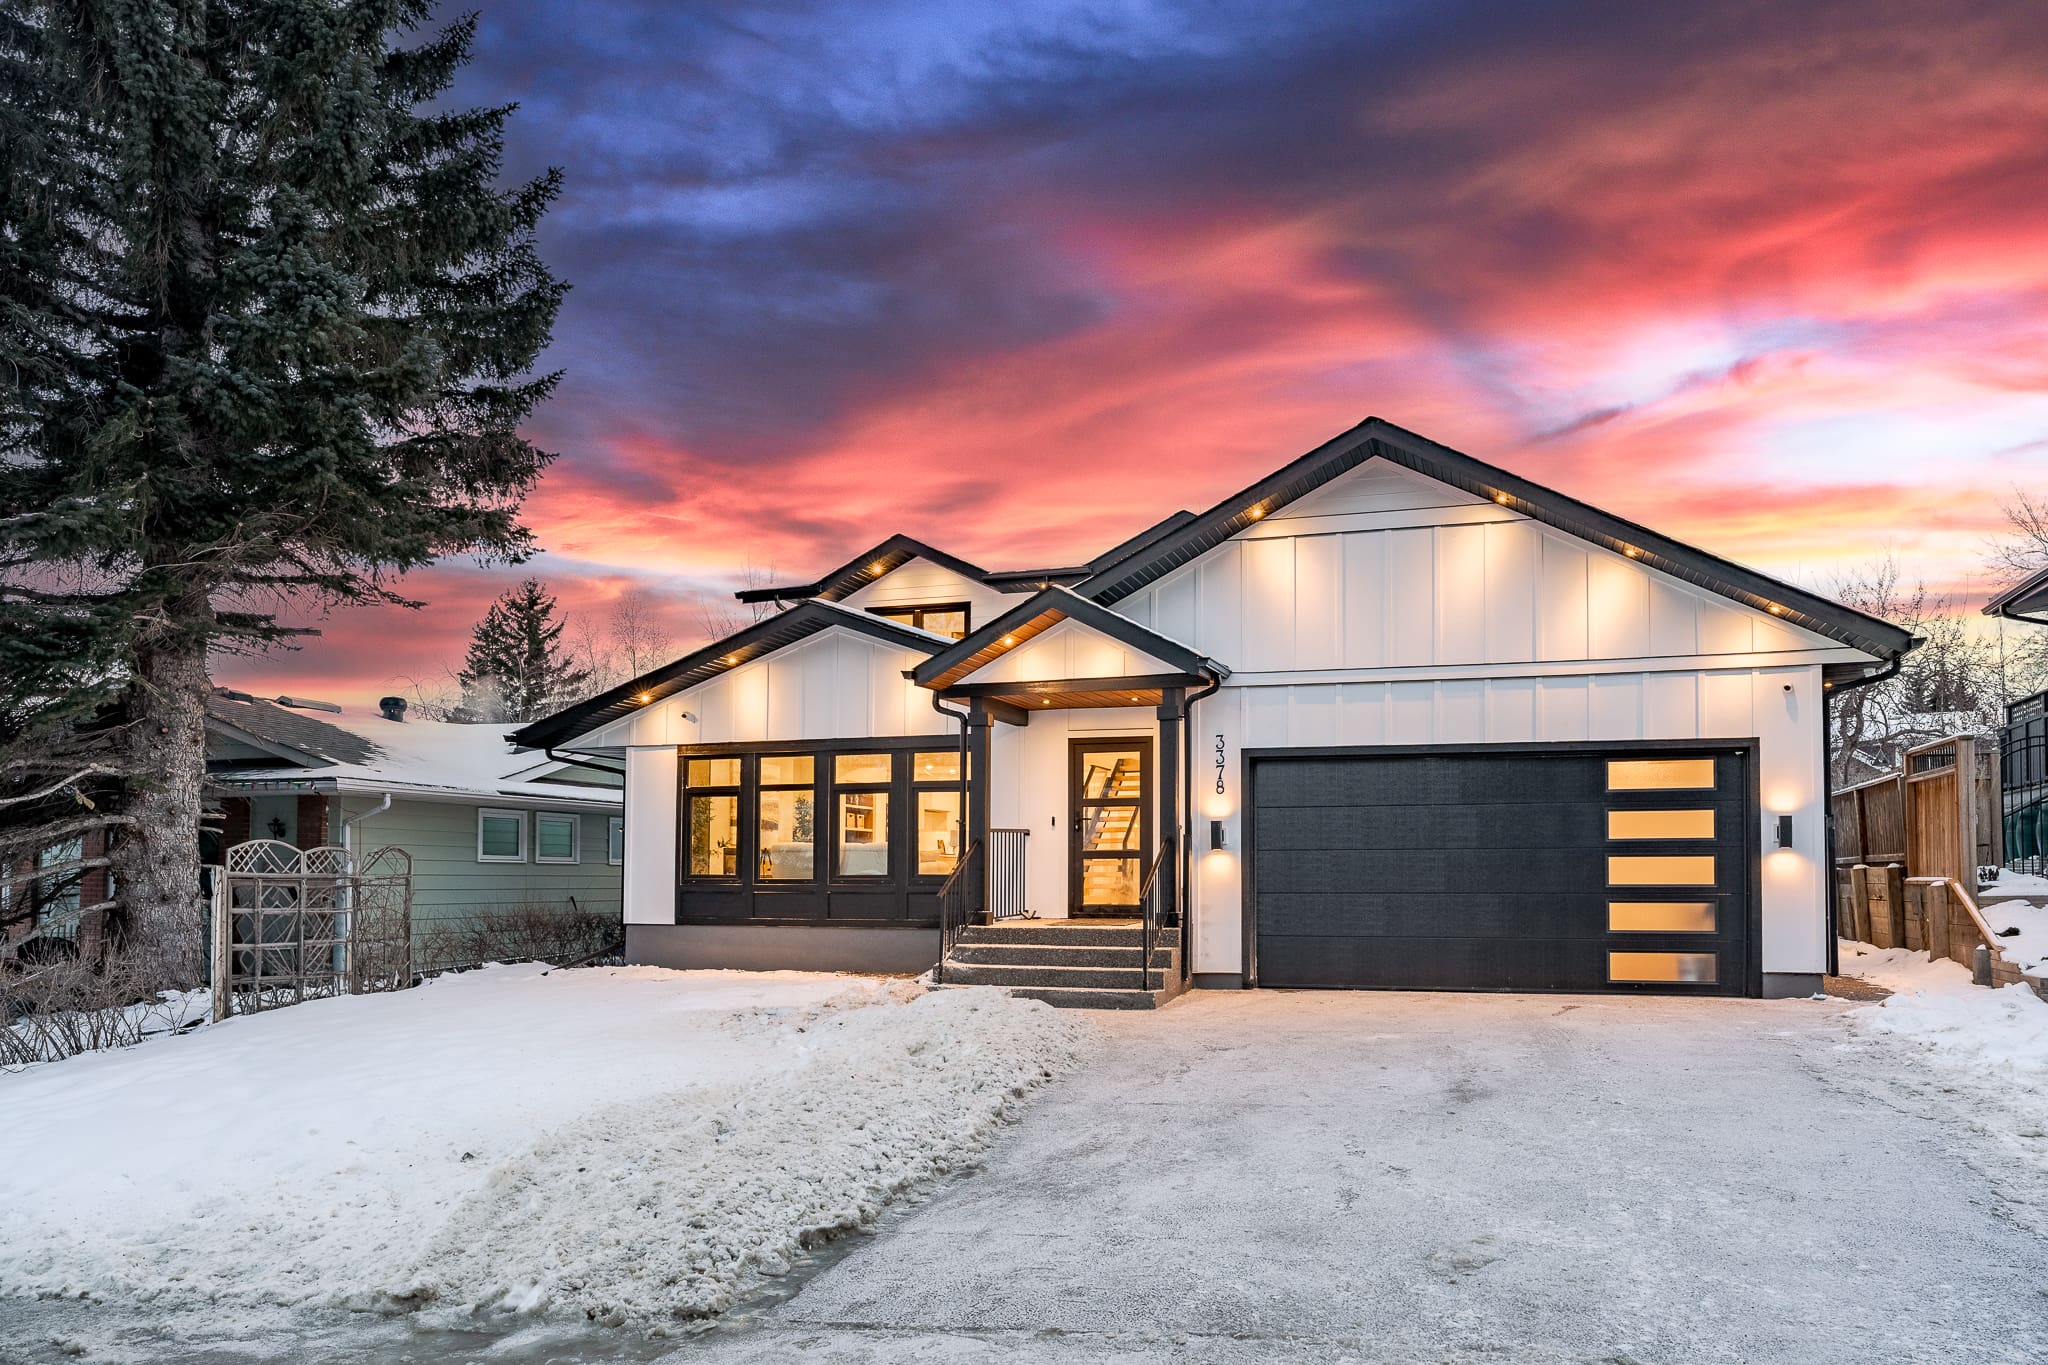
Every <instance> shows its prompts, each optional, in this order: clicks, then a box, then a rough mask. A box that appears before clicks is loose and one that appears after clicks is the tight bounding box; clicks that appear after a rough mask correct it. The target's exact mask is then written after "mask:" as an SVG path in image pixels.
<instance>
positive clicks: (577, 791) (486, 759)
mask: <svg viewBox="0 0 2048 1365" xmlns="http://www.w3.org/2000/svg"><path fill="white" fill-rule="evenodd" d="M319 719H320V720H321V721H322V722H324V723H325V724H328V725H332V726H334V727H335V728H336V729H338V730H346V731H348V732H349V733H350V734H353V735H359V736H361V737H362V738H364V739H366V740H368V741H369V742H370V743H371V744H374V745H376V746H377V749H378V754H377V756H376V757H375V758H373V759H371V760H370V761H369V762H367V763H331V764H323V765H322V766H320V767H318V768H300V767H296V766H291V765H286V766H281V767H278V768H275V769H270V768H252V769H247V770H243V771H238V772H236V773H235V774H234V776H235V779H236V780H237V781H238V782H243V781H248V782H261V781H273V780H292V779H303V778H305V777H308V776H313V777H319V778H334V779H336V780H338V781H342V782H353V783H357V784H363V785H366V786H374V787H375V788H377V789H378V790H384V789H386V788H390V789H392V790H394V791H400V792H403V791H407V790H411V791H426V792H465V793H471V794H481V795H485V796H524V797H534V798H547V799H550V800H556V801H570V802H579V803H590V802H601V803H604V804H607V805H613V806H616V805H618V804H620V803H621V802H622V801H623V800H624V797H623V794H622V792H621V790H620V789H619V788H617V787H602V786H596V785H592V784H588V783H564V782H532V781H518V780H515V776H516V775H517V774H520V773H527V772H532V771H533V770H534V769H535V768H537V767H542V766H546V765H545V763H544V760H543V758H542V756H541V755H540V754H537V753H535V752H534V751H532V750H530V749H528V750H522V749H514V748H513V747H512V742H511V735H512V733H513V732H514V731H516V730H518V729H520V728H521V727H520V726H518V725H457V724H454V723H452V722H449V721H437V720H417V719H415V720H404V721H395V720H386V719H385V718H384V717H383V716H321V717H319Z"/></svg>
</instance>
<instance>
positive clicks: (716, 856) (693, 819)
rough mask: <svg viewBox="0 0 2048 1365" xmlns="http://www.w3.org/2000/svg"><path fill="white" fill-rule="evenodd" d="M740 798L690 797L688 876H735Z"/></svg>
mask: <svg viewBox="0 0 2048 1365" xmlns="http://www.w3.org/2000/svg"><path fill="white" fill-rule="evenodd" d="M739 847H740V799H739V798H738V797H737V796H693V797H691V798H690V875H691V876H692V877H736V876H738V875H739V870H740V855H739Z"/></svg>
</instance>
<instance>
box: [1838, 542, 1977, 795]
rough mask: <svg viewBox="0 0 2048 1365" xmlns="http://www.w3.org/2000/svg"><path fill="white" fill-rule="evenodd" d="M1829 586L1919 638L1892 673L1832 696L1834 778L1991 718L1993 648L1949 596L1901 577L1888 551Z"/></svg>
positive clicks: (1884, 765) (1880, 765)
mask: <svg viewBox="0 0 2048 1365" xmlns="http://www.w3.org/2000/svg"><path fill="white" fill-rule="evenodd" d="M1833 591H1834V596H1835V597H1836V598H1837V599H1838V600H1840V601H1841V602H1843V603H1844V604H1846V605H1848V606H1851V607H1854V608H1856V609H1857V610H1858V611H1862V612H1866V613H1868V614H1869V615H1872V616H1876V617H1880V618H1882V619H1884V620H1887V621H1890V622H1891V623H1892V624H1894V625H1896V626H1900V627H1903V628H1904V629H1906V630H1909V631H1911V632H1912V633H1913V634H1914V635H1916V636H1918V637H1920V639H1921V641H1922V643H1921V645H1920V646H1919V648H1917V649H1915V650H1914V651H1913V652H1912V653H1911V654H1908V655H1907V656H1906V658H1905V661H1904V662H1903V664H1902V665H1901V666H1900V668H1899V671H1898V673H1897V675H1896V676H1894V677H1891V678H1888V679H1886V680H1885V681H1883V682H1880V683H1874V684H1872V685H1870V686H1867V687H1859V688H1855V689H1852V690H1845V691H1841V692H1837V693H1836V694H1835V695H1834V696H1833V697H1832V699H1831V702H1830V707H1829V722H1828V723H1829V726H1830V730H1831V732H1832V735H1833V738H1834V773H1833V778H1834V782H1835V785H1836V786H1847V785H1850V784H1852V783H1854V782H1855V781H1856V780H1858V778H1860V777H1862V776H1866V775H1868V774H1869V772H1871V771H1872V770H1878V771H1883V770H1887V769H1890V768H1893V767H1895V766H1896V765H1897V763H1898V761H1899V754H1900V753H1901V752H1902V751H1903V750H1905V749H1907V748H1910V747H1912V746H1913V745H1915V744H1919V743H1922V742H1924V741H1927V740H1930V739H1938V738H1940V737H1941V736H1943V735H1947V734H1953V733H1956V732H1958V731H1964V730H1981V729H1989V728H1991V727H1992V726H1994V725H1996V724H1997V718H1998V712H1999V706H2000V689H1999V685H1998V671H1997V657H1996V650H1995V648H1994V647H1993V645H1992V643H1991V642H1990V641H1989V640H1987V639H1986V638H1985V637H1984V635H1983V634H1982V632H1980V631H1978V630H1977V629H1975V628H1974V623H1973V621H1972V620H1971V618H1970V617H1969V616H1967V615H1966V614H1965V612H1964V610H1963V608H1962V606H1961V604H1960V603H1958V602H1957V601H1956V599H1955V598H1954V597H1952V596H1950V595H1948V594H1945V593H1934V592H1929V591H1928V589H1927V585H1926V584H1925V583H1923V582H1919V581H1917V580H1916V581H1914V582H1913V583H1911V584H1908V583H1906V582H1905V581H1904V580H1903V578H1902V577H1901V575H1900V572H1899V563H1898V560H1897V558H1895V557H1894V556H1892V555H1890V554H1887V555H1886V556H1885V557H1884V558H1883V559H1881V560H1877V561H1875V562H1873V563H1870V564H1867V565H1864V566H1862V567H1861V568H1856V569H1851V570H1849V571H1848V572H1846V573H1844V574H1842V575H1841V576H1839V577H1838V578H1837V579H1836V580H1835V583H1834V585H1833Z"/></svg>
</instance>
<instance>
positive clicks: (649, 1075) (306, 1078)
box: [0, 967, 1089, 1322]
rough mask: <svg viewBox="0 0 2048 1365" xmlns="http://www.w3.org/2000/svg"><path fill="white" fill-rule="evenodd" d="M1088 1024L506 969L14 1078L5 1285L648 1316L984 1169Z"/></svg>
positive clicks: (981, 997) (238, 1024)
mask: <svg viewBox="0 0 2048 1365" xmlns="http://www.w3.org/2000/svg"><path fill="white" fill-rule="evenodd" d="M1088 1031H1089V1025H1088V1024H1087V1023H1086V1022H1085V1021H1083V1020H1081V1019H1078V1018H1076V1017H1075V1016H1073V1015H1070V1014H1060V1013H1056V1012H1055V1011H1052V1010H1051V1009H1049V1008H1047V1007H1045V1006H1043V1005H1039V1004H1036V1003H1035V1002H1030V1001H1022V1000H1013V999H1010V998H1009V997H1007V996H1005V995H1003V994H1001V993H999V992H996V991H992V990H961V991H945V992H939V993H933V994H921V993H920V992H919V991H918V989H917V988H916V987H914V986H911V985H909V984H908V983H904V982H891V981H883V980H874V979H867V978H857V977H842V976H826V975H812V974H804V973H733V972H667V971H660V970H657V969H652V968H623V969H617V970H611V971H579V972H556V973H553V974H551V975H543V972H542V969H541V968H539V967H497V968H491V969H488V970H485V971H481V972H474V973H468V974H465V975H461V976H453V977H442V978H437V979H436V980H434V981H432V982H430V983H429V984H427V985H425V986H423V987H421V988H419V989H417V990H414V991H409V992H403V993H400V994H396V995H387V996H364V997H356V998H353V999H342V1000H332V1001H320V1002H315V1003H313V1004H308V1005H302V1006H298V1007H296V1008H293V1009H289V1010H282V1011H279V1012H277V1013H274V1014H268V1015H258V1016H254V1017H251V1018H241V1019H235V1020H231V1021H229V1022H228V1023H226V1024H221V1025H215V1026H213V1027H210V1028H207V1029H204V1030H201V1031H200V1032H198V1033H196V1034H193V1035H191V1036H189V1037H185V1038H178V1039H168V1040H164V1041H163V1042H161V1043H158V1044H156V1045H153V1046H150V1047H147V1048H142V1049H138V1050H134V1051H131V1052H125V1053H117V1054H108V1055H100V1056H91V1057H82V1058H78V1059H75V1060H73V1061H69V1062H65V1063H61V1064H59V1065H55V1066H48V1067H42V1068H38V1069H36V1070H33V1071H29V1072H25V1073H21V1074H18V1075H12V1076H0V1112H4V1113H5V1114H6V1115H7V1122H6V1124H4V1125H0V1294H83V1295H91V1296H95V1297H105V1298H114V1299H124V1300H133V1301H139V1302H146V1303H151V1304H154V1305H159V1306H161V1307H162V1308H164V1309H166V1310H171V1309H191V1308H194V1307H199V1306H206V1305H235V1304H256V1303H270V1304H283V1305H294V1306H297V1305H304V1306H325V1307H343V1308H357V1309H371V1310H378V1311H394V1310H398V1311H403V1310H429V1313H430V1315H431V1316H434V1317H462V1318H467V1317H469V1316H472V1315H477V1314H481V1315H485V1316H489V1315H492V1314H497V1313H505V1314H524V1315H541V1316H549V1317H575V1318H584V1317H590V1318H596V1319H598V1320H601V1321H607V1322H626V1321H639V1322H652V1321H659V1320H662V1319H666V1318H669V1317H672V1316H675V1315H700V1314H707V1313H715V1312H718V1311H721V1310H722V1309H724V1308H725V1307H726V1306H727V1305H729V1304H730V1303H731V1302H732V1298H733V1295H734V1293H735V1292H736V1290H738V1289H739V1288H741V1287H743V1286H744V1285H745V1284H746V1283H747V1282H748V1280H749V1278H750V1277H751V1276H754V1275H759V1274H771V1275H772V1274H775V1273H777V1272H779V1271H780V1270H782V1269H783V1268H785V1266H786V1264H787V1260H788V1258H789V1257H790V1256H791V1255H792V1254H794V1253H795V1252H796V1251H797V1250H798V1249H799V1248H800V1247H802V1246H803V1245H805V1244H807V1243H809V1242H811V1241H813V1240H815V1239H817V1238H819V1237H821V1236H823V1235H826V1234H828V1233H831V1232H834V1231H839V1230H842V1229H847V1228H853V1227H858V1226H860V1225H862V1224H863V1223H865V1222H867V1221H869V1220H870V1219H872V1218H873V1217H874V1216H875V1214H876V1212H877V1211H878V1210H879V1209H880V1208H881V1207H882V1206H883V1205H884V1204H885V1203H886V1202H887V1201H888V1200H889V1199H890V1198H891V1197H892V1196H894V1195H896V1194H898V1193H900V1192H902V1191H903V1190H904V1189H906V1188H908V1187H910V1186H912V1185H914V1184H916V1183H917V1182H919V1181H921V1180H924V1179H927V1178H929V1177H932V1176H935V1175H939V1174H943V1173H945V1172H947V1171H949V1170H953V1169H957V1168H958V1167H959V1166H960V1165H962V1164H963V1163H965V1162H968V1161H970V1160H971V1159H972V1158H973V1156H974V1154H975V1153H976V1152H977V1151H978V1150H979V1149H980V1148H981V1147H982V1146H983V1145H984V1144H985V1143H986V1142H987V1141H988V1139H989V1138H990V1136H991V1135H992V1133H993V1131H994V1129H995V1127H996V1125H997V1124H998V1123H999V1122H1000V1121H1001V1119H1002V1117H1003V1115H1004V1114H1005V1112H1006V1111H1007V1109H1008V1108H1009V1106H1010V1105H1011V1103H1012V1102H1013V1101H1014V1100H1015V1099H1017V1098H1019V1097H1021V1096H1023V1095H1024V1094H1026V1093H1027V1092H1028V1091H1030V1090H1031V1089H1032V1088H1033V1087H1035V1086H1037V1085H1039V1084H1041V1083H1043V1082H1044V1081H1045V1080H1046V1079H1047V1078H1048V1077H1050V1076H1051V1075H1053V1074H1055V1073H1057V1072H1058V1071H1059V1070H1061V1069H1063V1068H1064V1067H1066V1066H1068V1065H1070V1064H1071V1063H1072V1062H1073V1061H1074V1060H1075V1058H1076V1057H1077V1056H1078V1055H1079V1053H1080V1051H1081V1049H1082V1048H1083V1047H1084V1045H1085V1041H1086V1037H1087V1034H1088Z"/></svg>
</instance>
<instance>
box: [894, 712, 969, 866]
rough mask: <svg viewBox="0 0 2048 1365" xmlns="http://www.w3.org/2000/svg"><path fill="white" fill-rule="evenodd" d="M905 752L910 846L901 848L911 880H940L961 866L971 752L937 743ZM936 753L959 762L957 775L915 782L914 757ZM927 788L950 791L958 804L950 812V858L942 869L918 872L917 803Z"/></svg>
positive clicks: (965, 833)
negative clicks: (906, 753)
mask: <svg viewBox="0 0 2048 1365" xmlns="http://www.w3.org/2000/svg"><path fill="white" fill-rule="evenodd" d="M908 752H909V754H910V781H909V784H908V785H909V792H910V802H909V805H908V806H907V807H906V811H907V813H908V814H909V816H910V837H909V847H908V848H907V849H905V850H904V856H906V857H907V858H909V859H910V879H911V881H913V882H920V881H922V882H942V881H944V880H945V879H946V878H948V877H950V876H952V875H953V869H954V868H956V867H958V866H960V858H961V855H962V854H963V853H964V852H965V851H966V844H967V779H968V776H969V774H970V772H971V770H972V769H973V766H974V755H973V754H963V753H961V752H960V750H959V749H957V748H952V747H947V746H944V745H938V744H922V745H919V746H918V747H916V748H914V749H911V750H909V751H908ZM936 753H946V754H951V755H952V756H953V757H954V759H955V760H956V761H957V762H958V763H959V765H960V772H959V775H958V776H956V777H949V778H933V779H932V780H931V781H928V782H920V781H918V779H917V756H918V755H919V754H936ZM928 791H949V792H952V793H953V794H954V799H955V800H956V801H957V802H958V803H959V804H958V805H957V806H956V807H955V808H954V811H953V861H952V863H951V864H949V865H948V866H947V868H946V870H945V871H944V872H921V871H919V870H918V853H917V840H918V835H919V834H920V833H922V831H921V830H919V829H918V827H917V820H918V817H919V815H920V814H921V812H920V811H919V809H918V805H917V795H918V793H919V792H928Z"/></svg>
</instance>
